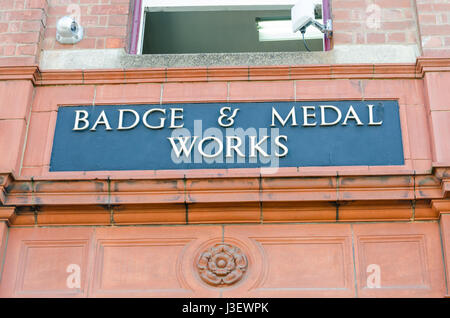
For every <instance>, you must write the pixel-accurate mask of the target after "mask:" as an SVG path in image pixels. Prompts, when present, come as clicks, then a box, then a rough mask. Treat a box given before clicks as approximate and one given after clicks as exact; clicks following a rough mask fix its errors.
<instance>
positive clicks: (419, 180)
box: [414, 175, 442, 199]
mask: <svg viewBox="0 0 450 318" xmlns="http://www.w3.org/2000/svg"><path fill="white" fill-rule="evenodd" d="M414 183H415V184H414V188H415V198H416V199H440V198H442V185H441V180H440V179H439V178H436V177H435V176H433V175H419V176H415V178H414Z"/></svg>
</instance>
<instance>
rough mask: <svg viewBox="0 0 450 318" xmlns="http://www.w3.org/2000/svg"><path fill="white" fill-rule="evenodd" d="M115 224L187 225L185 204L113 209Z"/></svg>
mask: <svg viewBox="0 0 450 318" xmlns="http://www.w3.org/2000/svg"><path fill="white" fill-rule="evenodd" d="M113 221H114V224H117V225H122V224H130V225H131V224H135V225H139V224H186V206H185V205H184V204H164V205H163V204H152V205H138V204H136V205H129V204H127V205H121V206H118V207H114V209H113Z"/></svg>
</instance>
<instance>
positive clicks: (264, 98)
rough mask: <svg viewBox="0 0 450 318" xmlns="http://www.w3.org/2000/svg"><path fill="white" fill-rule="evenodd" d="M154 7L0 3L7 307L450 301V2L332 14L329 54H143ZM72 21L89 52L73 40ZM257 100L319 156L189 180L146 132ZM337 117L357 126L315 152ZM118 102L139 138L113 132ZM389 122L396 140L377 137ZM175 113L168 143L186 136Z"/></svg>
mask: <svg viewBox="0 0 450 318" xmlns="http://www.w3.org/2000/svg"><path fill="white" fill-rule="evenodd" d="M159 2H160V3H163V1H159ZM169 2H170V1H169ZM225 2H226V1H225ZM228 2H230V1H228ZM231 2H232V1H231ZM254 2H257V1H254ZM261 2H264V1H261ZM287 2H289V1H287ZM148 5H152V3H151V2H148V1H147V2H146V1H140V0H73V1H66V0H0V39H1V41H0V296H1V297H448V295H449V294H450V292H449V285H450V142H449V138H450V102H449V101H450V90H449V89H448V88H449V85H450V3H448V1H444V0H392V1H385V0H373V1H372V0H331V2H328V1H324V2H323V8H324V11H323V15H324V17H325V15H326V11H327V14H329V16H330V17H331V18H332V21H333V34H332V37H331V39H326V40H324V43H323V50H322V51H320V52H319V51H313V52H305V51H304V50H302V51H299V52H276V53H273V52H251V53H248V52H247V53H246V52H218V53H190V54H182V53H180V54H140V53H141V52H143V50H144V51H145V44H143V43H144V42H143V41H144V38H145V37H144V31H143V21H144V19H143V12H147V11H146V6H148ZM159 5H161V4H159ZM325 8H326V10H325ZM72 14H75V15H76V16H77V18H78V22H79V24H80V25H81V26H82V27H83V28H84V35H83V39H82V40H81V41H79V42H77V43H75V44H61V43H59V42H58V41H57V39H56V36H57V28H56V25H57V22H58V20H59V19H60V18H61V17H63V16H66V15H72ZM217 36H220V35H217ZM358 103H359V104H358ZM196 104H198V105H196ZM200 104H201V106H200ZM350 104H352V105H353V106H354V112H352V111H351V110H350V108H349V107H352V105H350ZM139 105H141V106H139ZM142 105H143V106H142ZM249 105H261V108H260V110H253V111H252V112H250V111H249V113H248V114H250V115H246V116H248V117H245V118H246V120H247V121H248V122H250V121H251V120H257V119H258V118H259V117H261V118H262V117H264V116H265V115H264V114H265V113H264V112H263V111H262V109H263V107H266V108H267V109H268V112H269V114H270V108H272V113H271V114H272V117H270V116H269V117H268V118H269V121H268V122H267V125H266V128H270V127H271V125H270V124H272V126H276V125H275V123H276V124H277V125H278V127H283V128H286V129H288V128H289V129H291V130H290V132H289V133H290V134H292V135H288V137H289V154H290V155H292V156H294V155H293V154H294V153H296V152H295V151H297V150H298V151H299V154H300V155H303V154H305V156H306V155H310V157H308V158H310V160H311V162H309V163H308V164H302V163H299V164H298V165H295V164H286V165H283V164H282V159H283V158H281V159H280V165H279V166H276V167H275V168H274V169H264V168H261V167H255V166H251V165H246V164H242V165H241V166H239V167H237V168H234V167H233V165H232V164H229V165H226V164H222V165H218V166H215V165H210V164H208V163H205V162H203V161H202V163H201V164H200V165H198V166H195V165H194V166H188V168H177V166H176V163H174V160H173V156H172V157H171V155H170V153H169V152H166V151H165V149H166V148H164V147H170V143H169V141H168V140H167V138H164V142H165V143H161V145H159V144H158V143H157V141H155V140H156V137H154V136H156V135H151V134H150V135H146V137H142V136H143V135H142V134H141V133H139V132H140V131H144V130H142V129H145V127H144V125H146V124H145V121H144V120H143V119H144V118H142V117H144V116H145V115H144V116H142V115H143V114H144V113H143V112H140V111H141V108H139V107H146V108H145V110H147V109H149V111H150V108H149V107H154V108H155V109H159V110H156V111H155V112H160V113H163V114H164V115H166V112H167V114H169V112H170V110H169V108H170V107H172V108H174V109H175V108H176V109H184V116H185V119H186V122H187V118H188V112H192V113H196V114H197V115H196V117H195V118H194V119H202V120H204V127H206V126H205V125H206V124H207V123H210V122H207V119H206V115H205V118H202V114H206V113H207V109H208V110H210V109H214V111H215V110H218V109H219V108H220V107H225V108H226V107H229V108H228V110H230V111H232V110H233V108H239V109H240V111H239V112H240V113H242V114H244V112H245V111H246V110H247V109H250V108H248V107H250V106H249ZM280 105H285V106H283V107H288V108H283V109H284V110H283V111H284V113H283V112H282V109H281V108H276V107H277V106H279V107H281V106H280ZM308 105H310V106H308ZM311 105H312V106H311ZM324 105H328V106H330V105H331V106H333V107H335V108H334V111H335V112H339V114H341V116H339V119H341V121H339V120H336V122H338V121H339V124H336V125H337V126H339V127H337V126H336V130H335V132H336V135H334V134H333V133H331V134H330V132H328V133H324V135H321V136H322V137H321V138H322V139H317V140H316V139H314V138H316V136H318V135H316V133H315V132H317V134H319V131H320V133H322V132H324V131H326V129H327V125H328V124H330V121H332V120H333V119H329V121H328V122H326V121H325V119H324V113H325V109H324V108H321V106H324ZM349 105H350V106H349ZM357 105H360V106H357ZM376 105H382V106H380V107H382V109H383V111H382V114H385V117H383V118H384V122H383V123H382V120H381V119H380V117H377V116H379V115H380V113H379V112H377V111H376V107H377V106H376ZM119 106H120V107H122V108H121V109H127V110H128V115H130V114H137V112H138V110H139V119H141V121H140V123H139V125H140V126H139V127H138V126H137V125H138V124H137V123H136V129H134V126H133V125H132V124H130V122H128V124H126V123H124V125H128V126H127V127H122V128H123V129H122V132H121V131H120V130H121V129H119V128H120V126H117V127H116V126H114V125H113V124H112V122H113V120H112V119H111V117H107V116H109V114H110V113H108V112H111V111H112V110H119V108H120V107H119ZM200 107H204V109H205V110H204V111H203V110H202V109H200ZM205 107H206V108H205ZM218 107H219V108H218ZM290 107H293V108H292V109H294V111H295V112H292V113H289V114H290V115H288V112H287V111H286V110H290V109H291V108H290ZM307 107H313V108H311V112H308V108H307ZM314 107H315V108H314ZM358 107H360V108H358ZM361 107H362V108H361ZM389 107H391V108H389ZM275 108H276V109H278V112H277V113H276V114H278V116H276V115H275V113H274V110H273V109H275ZM363 108H364V111H365V112H366V113H364V114H368V116H369V117H367V116H366V115H364V116H365V117H364V116H363V115H361V113H359V111H360V110H361V109H363ZM199 109H200V110H199ZM336 109H338V110H336ZM388 109H392V111H393V113H392V114H393V115H392V116H397V117H398V119H397V121H393V124H392V125H393V126H392V130H383V131H382V133H379V134H378V130H371V131H372V132H374V133H375V135H376V136H378V137H377V138H375V139H370V138H369V137H367V138H369V139H364V138H366V132H367V134H368V133H369V130H370V129H372V128H373V129H382V128H383V129H384V128H386V127H387V125H388V119H389V118H391V117H388V115H386V114H388ZM74 110H78V111H79V112H78V113H76V115H73V116H78V117H75V118H78V122H77V121H76V119H75V124H74V122H73V117H64V116H65V114H66V113H68V112H72V113H73V111H74ZM226 110H227V109H224V108H220V111H224V112H225V111H226ZM83 111H85V112H84V113H83ZM96 111H97V112H99V113H95V112H96ZM100 111H105V113H103V114H106V115H104V116H103V117H102V115H101V114H102V113H100ZM133 111H134V112H133ZM297 111H298V112H297ZM314 111H315V112H314ZM321 111H323V112H324V113H321ZM180 112H183V111H180ZM367 112H368V113H367ZM383 112H384V113H383ZM72 113H70V114H72ZM94 113H95V114H97V115H96V117H94V118H93V119H92V118H91V117H90V118H91V119H90V121H89V122H88V120H87V119H86V118H87V117H86V116H87V114H89V115H92V114H94ZM124 113H125V111H123V112H122V113H120V114H122V115H124ZM73 114H75V113H73ZM150 114H151V112H150V113H148V116H147V117H146V118H147V119H148V118H149V117H151V116H149V115H150ZM217 114H219V112H217ZM220 114H228V113H226V112H225V113H220ZM295 114H297V117H295ZM84 115H86V116H85V117H83V116H84ZM170 115H171V116H172V117H170V116H169V115H168V117H167V118H166V121H167V122H166V123H165V124H166V125H167V126H165V127H164V128H163V129H159V128H156V129H155V130H152V133H153V132H155V134H156V132H158V133H163V132H164V131H169V129H171V128H176V127H179V125H180V121H181V120H180V121H177V118H178V119H180V118H181V115H180V113H178V115H177V113H176V111H174V112H173V113H171V114H170ZM71 116H72V115H71ZM92 116H94V115H92ZM177 116H178V117H177ZM238 116H239V113H237V115H236V117H235V118H236V120H237V119H238V118H239V117H238ZM358 116H359V117H360V118H361V125H359V121H358V119H360V118H359V117H358ZM374 116H375V117H374ZM389 116H390V115H389ZM363 117H364V120H365V121H364V120H363ZM366 117H367V118H366ZM108 118H109V119H108ZM135 118H136V117H135ZM224 118H225V119H227V120H232V119H233V118H234V117H232V116H231V115H230V116H228V115H227V116H225V117H224ZM296 118H297V119H298V121H299V122H298V123H296V122H295V121H294V120H295V119H296ZM122 119H123V118H122ZM270 119H271V120H272V122H271V121H270ZM300 119H303V121H301V120H300ZM83 120H86V121H83ZM308 120H310V121H309V122H310V123H313V125H314V124H316V126H315V127H314V129H316V130H312V129H311V130H308V129H309V128H304V127H301V126H306V124H307V123H308ZM119 121H120V119H119ZM169 121H170V124H171V126H170V127H169V126H168V125H169ZM343 121H344V122H343ZM87 122H88V123H87ZM94 122H95V123H94ZM110 122H111V126H114V127H112V128H111V127H110V128H111V129H110V130H111V131H108V130H109V129H108V125H109V124H110ZM162 122H163V120H162V119H161V122H160V123H162ZM396 122H397V123H398V127H397V126H395V123H396ZM85 123H87V125H88V127H87V128H83V127H82V126H83V125H84V124H85ZM115 123H117V122H115ZM216 123H217V122H216ZM347 123H348V124H349V126H352V127H351V129H353V130H352V133H350V135H348V138H347V137H345V138H347V139H345V144H342V147H343V148H340V149H341V150H339V149H337V148H339V147H341V146H335V148H336V149H335V148H330V149H331V150H330V149H328V148H327V147H333V145H341V144H340V143H339V140H340V137H339V136H340V135H339V134H340V133H341V132H342V131H343V129H345V128H346V127H345V126H346V125H343V124H347ZM66 124H67V125H69V126H67V127H69V129H68V130H67V135H65V132H64V129H65V128H64V127H65V125H66ZM77 124H78V126H76V125H77ZM151 125H155V123H153V122H152V123H149V122H147V126H151ZM219 125H220V126H221V127H226V125H227V124H226V123H222V124H221V123H220V122H219ZM131 126H133V127H132V128H133V129H132V128H131ZM285 126H286V127H285ZM288 126H289V127H288ZM296 126H300V127H297V128H296ZM329 126H331V124H330V125H329ZM359 126H361V127H359ZM358 127H359V128H358ZM77 128H79V130H83V131H80V134H77V133H78V132H77V131H76V130H77ZM96 128H97V131H96ZM113 128H114V129H113ZM115 128H118V129H115ZM141 128H142V129H141ZM147 128H148V127H147ZM257 128H260V127H257ZM138 129H141V130H138ZM295 129H298V130H296V132H292V133H291V131H294V130H295ZM358 129H359V130H358ZM386 129H387V128H386ZM389 129H391V128H389ZM74 130H75V132H74ZM306 131H308V132H310V131H311V132H312V133H311V136H312V137H311V138H312V139H308V138H309V137H308V138H306V139H304V140H303V139H301V138H303V137H302V135H301V134H302V133H303V132H305V133H306ZM348 131H350V130H348ZM169 132H170V131H169ZM380 132H381V130H380ZM97 133H98V134H97ZM127 133H129V135H126V134H127ZM82 134H84V135H83V136H89V137H88V138H87V137H86V139H77V140H76V141H75V139H73V138H78V136H82ZM95 134H96V135H95ZM119 135H120V137H117V138H119V139H117V140H118V142H117V143H115V142H113V141H112V140H115V139H108V138H115V137H111V136H119ZM94 136H95V137H94ZM97 136H99V137H98V138H97ZM127 136H128V137H127ZM168 136H170V135H168ZM336 136H337V137H336ZM346 136H347V135H346ZM288 137H286V140H284V141H286V143H282V142H281V140H280V139H278V141H280V143H281V144H282V145H283V144H284V145H286V144H288V142H287V138H288ZM71 138H72V139H71ZM102 138H104V139H102ZM120 138H122V139H120ZM139 138H141V139H142V138H144V139H143V140H141V139H139ZM333 138H338V139H333ZM396 138H398V140H397V139H396ZM295 140H302V142H298V143H295V142H294V141H295ZM311 140H312V141H311ZM318 140H319V141H318ZM329 140H331V141H330V142H328V141H329ZM374 140H378V141H377V142H378V143H377V146H376V147H379V148H376V147H375V141H374ZM396 140H397V141H398V143H397V144H396V145H393V146H392V148H389V149H388V148H383V147H387V145H388V144H390V142H394V141H396ZM235 141H236V140H235ZM372 142H373V144H372ZM147 144H149V145H150V144H151V145H153V146H155V147H156V148H152V149H153V150H148V149H147V150H146V149H144V148H145V146H143V147H141V145H147ZM125 145H126V146H127V147H128V146H129V147H130V148H123V147H125ZM133 147H134V148H133ZM222 147H223V149H222V150H223V152H225V150H229V149H228V148H227V147H228V146H226V145H222ZM127 149H131V150H127ZM255 149H256V150H255ZM283 149H284V148H283V147H281V146H280V147H279V149H278V150H279V152H278V154H280V151H282V150H283ZM377 149H381V150H380V151H379V150H377ZM253 150H255V151H257V152H259V154H261V153H262V151H263V150H259V149H258V147H257V145H254V147H253ZM146 151H147V152H146ZM149 151H150V152H149ZM321 151H325V153H327V154H328V153H329V158H328V157H327V158H325V159H324V158H322V157H321V156H322V155H321ZM370 151H373V153H370ZM383 151H385V152H383ZM394 153H395V154H399V156H400V157H399V158H400V159H399V160H391V161H389V160H385V161H383V160H381V159H380V160H381V161H380V162H378V161H377V159H378V158H384V157H383V156H385V155H386V156H387V157H386V158H388V157H389V156H391V155H392V156H394V155H393V154H394ZM91 154H92V156H91ZM94 154H95V155H94ZM144 154H145V155H144ZM316 154H317V155H316ZM337 154H341V155H342V156H343V158H344V159H343V160H344V161H339V160H338V159H335V157H333V155H336V156H337ZM287 155H288V152H287V149H286V154H285V156H286V158H287ZM300 155H299V156H300ZM292 156H291V158H292V160H294V161H295V160H296V157H292ZM359 156H361V161H358V160H360V159H358V158H360V157H359ZM280 157H283V155H281V154H280ZM302 158H303V157H302ZM354 158H356V159H355V161H351V160H353V159H354ZM389 158H391V157H389ZM322 159H323V160H325V161H323V162H325V163H323V162H322V161H321V163H320V164H319V163H317V164H314V163H315V162H319V161H320V160H322ZM85 160H87V161H85ZM305 160H306V159H305ZM315 160H317V161H315ZM326 160H329V161H326ZM345 160H347V161H345ZM88 161H89V162H88ZM148 162H154V165H153V166H152V165H151V164H149V163H148ZM327 162H328V164H327ZM342 162H344V164H342ZM346 162H355V163H352V164H347V163H346ZM152 164H153V163H152ZM89 165H90V166H89ZM105 167H106V168H105ZM272 168H273V167H272Z"/></svg>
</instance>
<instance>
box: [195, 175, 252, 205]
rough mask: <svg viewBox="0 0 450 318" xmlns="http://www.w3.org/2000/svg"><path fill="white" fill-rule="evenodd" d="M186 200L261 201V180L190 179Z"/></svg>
mask: <svg viewBox="0 0 450 318" xmlns="http://www.w3.org/2000/svg"><path fill="white" fill-rule="evenodd" d="M186 194H187V196H186V202H188V203H196V202H248V201H259V180H258V179H256V178H240V179H231V180H230V179H220V178H217V179H190V180H187V181H186Z"/></svg>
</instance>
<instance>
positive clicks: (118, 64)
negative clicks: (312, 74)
mask: <svg viewBox="0 0 450 318" xmlns="http://www.w3.org/2000/svg"><path fill="white" fill-rule="evenodd" d="M418 56H419V53H418V49H417V46H416V45H339V46H336V47H335V48H334V49H333V50H331V51H328V52H273V53H203V54H155V55H130V54H127V53H126V52H125V50H124V49H104V50H97V49H87V50H44V51H42V53H41V58H40V64H39V66H40V68H41V69H43V70H46V69H47V70H50V69H114V68H146V67H208V66H263V65H307V64H361V63H368V64H377V63H415V61H416V58H417V57H418Z"/></svg>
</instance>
